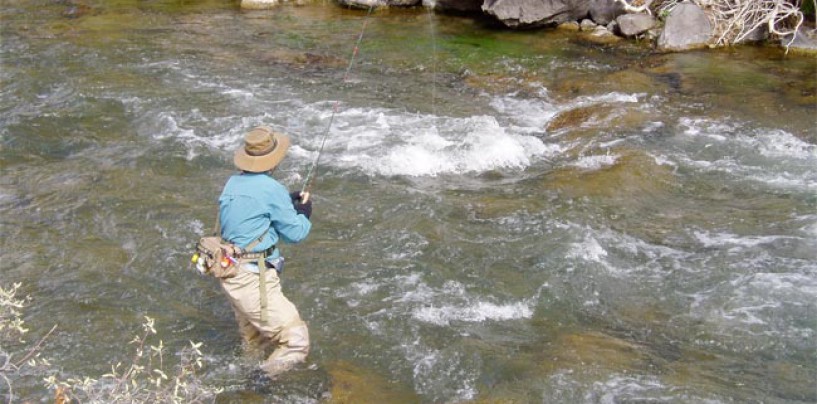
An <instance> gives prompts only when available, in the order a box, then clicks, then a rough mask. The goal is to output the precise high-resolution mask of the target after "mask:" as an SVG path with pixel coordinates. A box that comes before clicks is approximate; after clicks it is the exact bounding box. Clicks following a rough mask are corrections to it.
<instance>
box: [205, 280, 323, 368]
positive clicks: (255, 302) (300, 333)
mask: <svg viewBox="0 0 817 404" xmlns="http://www.w3.org/2000/svg"><path fill="white" fill-rule="evenodd" d="M245 265H246V264H245ZM260 277H261V275H260V274H257V273H254V272H250V271H247V270H246V269H244V265H242V267H241V268H240V269H239V270H238V274H237V275H236V276H235V277H232V278H223V279H221V286H222V288H224V291H225V292H227V296H229V298H230V303H232V306H233V310H235V315H236V319H237V320H238V327H239V331H240V332H241V336H242V338H243V339H244V343H245V345H247V347H248V348H249V349H250V350H263V349H264V348H265V347H267V346H270V345H272V346H274V347H275V348H274V350H273V352H272V354H271V355H270V356H269V358H267V360H266V361H264V363H262V364H261V368H262V369H264V370H265V371H266V372H267V374H268V375H269V376H270V377H274V376H277V375H278V374H280V373H282V372H285V371H287V370H289V369H290V368H292V366H293V365H295V364H297V363H300V362H303V361H305V360H306V356H307V354H309V331H308V330H307V328H306V323H304V322H303V321H302V320H301V316H300V315H299V314H298V309H296V308H295V305H294V304H292V302H290V301H289V299H287V298H286V296H284V294H283V293H282V292H281V281H280V279H279V278H278V273H277V272H276V271H275V270H274V269H272V270H267V271H264V277H265V280H266V282H265V285H264V286H266V292H267V293H266V294H265V297H266V302H265V303H266V306H267V310H266V313H265V314H266V316H263V317H266V318H264V319H263V320H262V314H261V307H262V304H261V294H260V291H261V282H260Z"/></svg>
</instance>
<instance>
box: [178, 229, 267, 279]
mask: <svg viewBox="0 0 817 404" xmlns="http://www.w3.org/2000/svg"><path fill="white" fill-rule="evenodd" d="M219 219H220V217H218V216H217V217H216V227H215V231H214V232H213V234H214V235H213V236H205V237H202V238H200V239H199V241H198V243H196V251H195V252H194V253H193V258H192V260H191V261H192V262H193V264H195V265H196V269H197V270H198V271H199V272H200V273H202V274H207V275H213V276H215V277H216V278H232V277H234V276H236V275H238V267H239V266H240V265H241V263H242V262H249V261H258V264H259V266H262V264H263V261H264V259H265V258H266V257H267V256H268V255H270V254H271V253H272V251H273V250H274V249H275V246H274V245H273V246H272V247H270V248H268V249H266V250H264V251H261V252H256V253H251V252H247V251H249V250H252V249H253V247H255V246H256V245H258V243H260V242H261V240H262V239H263V238H264V234H266V233H267V232H266V231H264V232H263V233H261V235H260V236H258V237H257V238H256V239H255V240H253V241H252V242H251V243H250V244H249V245H247V247H246V248H241V247H239V246H237V245H235V244H233V243H229V242H227V241H225V240H224V239H222V238H221V236H219V233H221V223H220V220H219Z"/></svg>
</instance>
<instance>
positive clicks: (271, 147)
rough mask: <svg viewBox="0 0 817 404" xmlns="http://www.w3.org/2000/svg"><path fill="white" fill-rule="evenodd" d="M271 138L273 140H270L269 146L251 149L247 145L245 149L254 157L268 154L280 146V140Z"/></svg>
mask: <svg viewBox="0 0 817 404" xmlns="http://www.w3.org/2000/svg"><path fill="white" fill-rule="evenodd" d="M271 140H272V142H270V144H269V146H267V147H265V148H263V149H261V150H250V149H248V148H247V147H244V151H245V152H247V154H249V155H250V156H253V157H258V156H263V155H266V154H270V153H271V152H272V151H273V150H274V149H275V147H276V146H278V142H277V141H276V140H275V138H272V139H271Z"/></svg>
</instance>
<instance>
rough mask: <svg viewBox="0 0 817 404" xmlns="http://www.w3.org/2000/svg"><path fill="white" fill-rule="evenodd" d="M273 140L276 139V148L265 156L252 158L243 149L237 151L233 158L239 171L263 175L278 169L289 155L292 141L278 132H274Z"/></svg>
mask: <svg viewBox="0 0 817 404" xmlns="http://www.w3.org/2000/svg"><path fill="white" fill-rule="evenodd" d="M272 138H273V139H275V142H276V146H275V148H274V149H272V151H271V152H269V153H267V154H265V155H263V156H251V155H249V154H247V152H246V151H245V150H244V148H243V147H240V148H239V149H238V150H236V151H235V155H234V156H233V163H235V166H236V167H238V169H239V170H243V171H249V172H252V173H262V172H264V171H269V170H272V169H273V168H275V167H277V166H278V164H280V163H281V160H283V159H284V156H285V155H286V154H287V149H289V144H290V141H289V136H287V135H284V134H282V133H277V132H272Z"/></svg>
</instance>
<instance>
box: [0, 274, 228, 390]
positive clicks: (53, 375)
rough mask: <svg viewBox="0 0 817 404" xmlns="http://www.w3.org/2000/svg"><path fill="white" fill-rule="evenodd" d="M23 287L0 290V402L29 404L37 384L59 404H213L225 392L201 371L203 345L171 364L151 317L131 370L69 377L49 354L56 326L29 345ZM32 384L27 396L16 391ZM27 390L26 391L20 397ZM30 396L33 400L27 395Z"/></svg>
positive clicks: (123, 367)
mask: <svg viewBox="0 0 817 404" xmlns="http://www.w3.org/2000/svg"><path fill="white" fill-rule="evenodd" d="M20 286H21V285H20V284H19V283H16V284H14V285H12V286H11V287H3V286H0V399H2V400H3V402H8V403H13V402H17V401H18V400H19V399H21V398H22V399H26V398H29V397H26V396H27V395H38V394H37V393H31V390H32V387H31V386H30V385H28V384H30V383H28V382H30V381H31V380H38V379H39V380H40V381H41V382H42V384H43V385H44V387H46V388H47V389H49V390H50V391H52V392H53V393H54V401H55V402H56V403H70V402H82V403H155V402H162V403H204V402H213V401H214V399H215V397H216V395H217V394H218V393H220V392H221V389H219V388H215V387H211V386H208V385H207V384H205V383H204V382H203V381H202V380H201V378H200V377H199V375H198V373H197V371H198V370H199V369H201V368H202V367H203V366H204V359H203V354H202V352H201V350H200V348H201V345H202V344H201V343H195V342H192V341H191V342H190V345H189V346H187V347H184V348H182V349H180V350H179V351H178V352H175V355H176V356H177V357H178V363H177V364H175V365H170V364H169V363H168V361H167V360H166V356H167V355H168V347H166V346H165V345H164V343H163V342H162V340H159V341H158V342H156V341H155V336H156V328H155V321H154V320H153V319H152V318H150V317H145V320H144V322H143V324H142V330H141V333H140V334H139V335H137V336H135V337H134V338H133V339H132V340H131V341H130V342H129V344H128V345H131V346H132V348H131V349H132V350H133V355H132V358H131V361H130V363H129V364H122V363H117V364H115V365H112V366H111V371H110V372H109V373H106V374H104V375H102V376H99V377H89V376H64V375H63V373H64V372H63V371H62V370H61V369H60V367H59V365H58V364H56V363H54V362H53V361H51V360H49V359H48V358H47V357H45V355H44V354H43V347H44V345H45V344H47V342H48V339H49V337H50V336H51V334H52V333H53V332H54V330H55V329H56V328H57V326H56V325H55V326H54V327H52V328H51V330H50V331H48V332H47V333H46V334H45V335H44V336H42V337H40V338H39V339H38V341H37V342H36V343H34V344H31V343H29V342H27V341H26V339H25V338H26V336H27V334H28V333H29V329H27V328H26V325H25V321H24V320H23V310H24V308H25V307H26V305H27V303H28V301H29V300H30V298H29V297H19V295H18V292H19V290H20ZM22 380H26V381H27V383H25V384H27V386H26V390H23V389H16V387H18V382H20V381H22ZM18 390H22V391H18ZM27 393H28V394H27Z"/></svg>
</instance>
